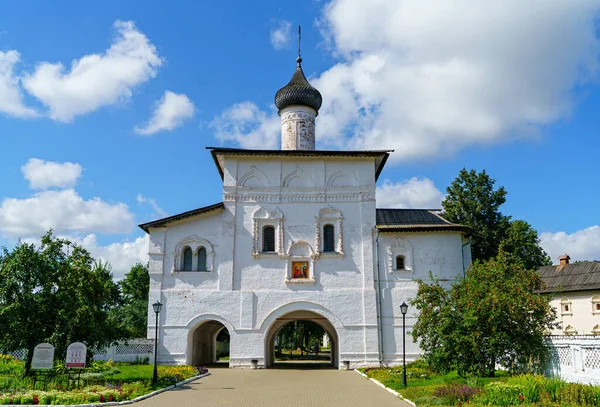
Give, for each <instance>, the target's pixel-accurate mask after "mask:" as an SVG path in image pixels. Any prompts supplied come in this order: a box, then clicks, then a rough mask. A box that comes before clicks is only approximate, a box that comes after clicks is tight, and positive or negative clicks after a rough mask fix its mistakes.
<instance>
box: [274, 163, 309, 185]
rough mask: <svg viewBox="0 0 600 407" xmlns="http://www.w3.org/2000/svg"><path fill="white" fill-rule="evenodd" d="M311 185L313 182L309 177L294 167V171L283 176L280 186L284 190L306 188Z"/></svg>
mask: <svg viewBox="0 0 600 407" xmlns="http://www.w3.org/2000/svg"><path fill="white" fill-rule="evenodd" d="M312 185H313V180H312V177H311V176H310V175H308V174H307V173H306V172H304V171H303V170H302V169H301V168H300V167H298V166H296V169H295V170H294V171H292V172H290V173H289V174H288V175H286V176H285V178H284V179H283V182H282V183H281V186H282V187H284V188H290V187H291V188H295V187H299V188H307V187H311V186H312Z"/></svg>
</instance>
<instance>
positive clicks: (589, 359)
mask: <svg viewBox="0 0 600 407" xmlns="http://www.w3.org/2000/svg"><path fill="white" fill-rule="evenodd" d="M548 340H549V341H550V345H551V346H550V352H551V355H552V358H551V362H550V364H549V366H548V372H547V373H548V374H550V375H553V376H558V377H560V378H561V379H563V380H565V381H568V382H572V383H586V384H595V385H600V337H597V336H596V337H593V336H582V335H577V336H551V337H549V338H548Z"/></svg>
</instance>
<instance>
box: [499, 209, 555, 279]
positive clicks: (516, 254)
mask: <svg viewBox="0 0 600 407" xmlns="http://www.w3.org/2000/svg"><path fill="white" fill-rule="evenodd" d="M500 251H501V252H502V253H504V254H505V256H506V257H507V260H508V261H509V262H513V263H516V262H519V263H521V264H522V265H523V267H525V268H526V269H530V270H537V269H539V268H540V267H542V266H551V265H552V260H551V259H550V256H548V254H547V253H546V252H545V251H544V249H542V247H541V246H540V239H539V237H538V233H537V231H536V230H535V229H533V228H532V227H531V225H530V224H529V223H527V222H525V221H524V220H515V221H512V222H510V225H509V227H508V228H507V230H506V232H505V236H504V238H503V240H502V242H500Z"/></svg>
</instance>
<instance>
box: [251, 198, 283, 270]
mask: <svg viewBox="0 0 600 407" xmlns="http://www.w3.org/2000/svg"><path fill="white" fill-rule="evenodd" d="M283 220H284V217H283V213H282V212H281V211H280V210H279V208H277V207H276V208H275V209H273V210H272V211H271V212H268V211H267V210H266V209H265V208H263V207H260V208H258V209H257V210H256V211H255V212H254V215H252V221H253V225H252V226H253V227H252V237H253V244H252V257H253V258H255V259H258V258H260V257H261V256H264V255H278V256H279V257H280V258H285V257H286V255H285V249H284V229H283ZM265 226H273V227H274V228H275V252H274V253H265V252H263V251H262V244H261V243H262V230H263V228H264V227H265Z"/></svg>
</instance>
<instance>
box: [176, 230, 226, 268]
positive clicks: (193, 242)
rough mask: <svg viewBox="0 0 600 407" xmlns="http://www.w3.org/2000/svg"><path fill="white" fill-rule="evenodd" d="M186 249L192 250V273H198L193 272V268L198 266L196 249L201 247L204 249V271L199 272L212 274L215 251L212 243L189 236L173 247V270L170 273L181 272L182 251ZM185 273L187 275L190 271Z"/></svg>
mask: <svg viewBox="0 0 600 407" xmlns="http://www.w3.org/2000/svg"><path fill="white" fill-rule="evenodd" d="M188 247H189V248H190V249H191V250H192V270H191V271H192V272H194V271H198V270H195V268H196V265H197V264H198V249H200V248H201V247H204V248H205V249H206V271H200V272H203V273H205V272H212V271H213V270H214V261H215V251H214V248H213V245H212V243H211V242H209V241H208V240H206V239H203V238H201V237H198V236H196V235H190V236H188V237H186V238H185V239H183V240H181V241H180V242H179V243H177V246H175V250H174V252H173V268H172V269H171V273H179V272H183V270H182V269H183V251H184V250H185V249H186V248H188ZM185 272H186V273H189V272H190V271H185Z"/></svg>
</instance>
